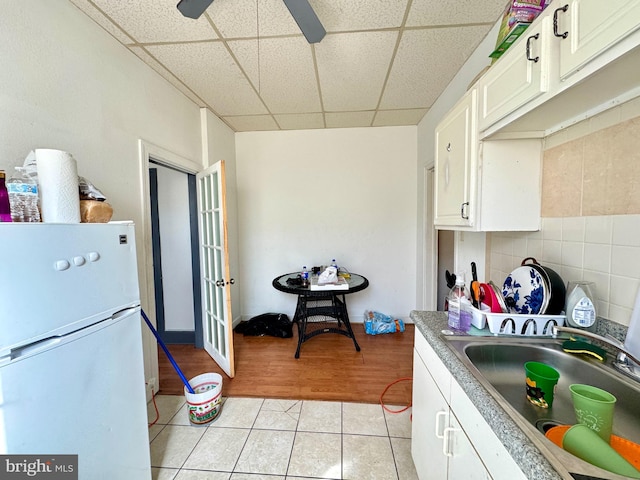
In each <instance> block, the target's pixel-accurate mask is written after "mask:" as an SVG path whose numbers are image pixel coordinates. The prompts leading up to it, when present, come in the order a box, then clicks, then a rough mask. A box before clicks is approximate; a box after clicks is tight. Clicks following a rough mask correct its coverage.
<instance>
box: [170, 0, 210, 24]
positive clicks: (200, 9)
mask: <svg viewBox="0 0 640 480" xmlns="http://www.w3.org/2000/svg"><path fill="white" fill-rule="evenodd" d="M212 3H213V0H180V1H179V2H178V5H177V7H178V10H180V13H182V15H184V16H185V17H189V18H193V19H196V20H197V19H198V18H200V15H202V14H203V13H204V11H205V10H206V9H207V8H208V7H209V5H211V4H212Z"/></svg>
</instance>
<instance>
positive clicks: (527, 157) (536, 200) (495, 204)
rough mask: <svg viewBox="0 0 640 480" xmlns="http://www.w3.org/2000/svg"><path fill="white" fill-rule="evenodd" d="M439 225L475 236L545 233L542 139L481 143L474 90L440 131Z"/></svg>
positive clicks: (437, 165) (436, 199)
mask: <svg viewBox="0 0 640 480" xmlns="http://www.w3.org/2000/svg"><path fill="white" fill-rule="evenodd" d="M435 144H436V145H435V148H436V152H435V185H434V212H435V215H434V225H435V226H436V227H437V228H439V229H443V230H445V229H451V230H471V231H510V230H518V231H532V230H538V229H539V228H540V175H541V171H540V167H541V159H542V142H541V140H539V139H510V140H489V141H482V142H480V141H479V140H478V122H477V93H476V89H475V88H474V89H472V90H470V91H469V92H467V93H466V94H465V96H464V97H463V98H462V99H461V100H460V101H459V102H458V103H457V104H456V106H455V107H454V108H453V109H452V110H451V111H450V112H449V113H448V114H447V115H446V116H445V118H444V119H443V120H442V122H440V124H439V125H438V127H437V128H436V139H435Z"/></svg>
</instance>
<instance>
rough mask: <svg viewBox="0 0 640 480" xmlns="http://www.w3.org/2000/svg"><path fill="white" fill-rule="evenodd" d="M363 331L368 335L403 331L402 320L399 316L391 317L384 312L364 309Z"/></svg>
mask: <svg viewBox="0 0 640 480" xmlns="http://www.w3.org/2000/svg"><path fill="white" fill-rule="evenodd" d="M364 332H365V333H366V334H368V335H379V334H381V333H396V332H404V322H403V321H402V320H400V319H399V318H393V317H390V316H389V315H385V314H384V313H380V312H375V311H371V310H365V312H364Z"/></svg>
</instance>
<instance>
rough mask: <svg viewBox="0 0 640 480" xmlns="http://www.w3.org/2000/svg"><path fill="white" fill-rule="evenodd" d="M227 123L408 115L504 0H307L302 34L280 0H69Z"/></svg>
mask: <svg viewBox="0 0 640 480" xmlns="http://www.w3.org/2000/svg"><path fill="white" fill-rule="evenodd" d="M70 1H71V2H72V3H73V4H75V5H76V6H77V7H78V8H79V9H80V10H82V11H83V12H84V13H86V14H87V15H88V16H89V17H91V18H92V19H93V20H94V21H95V22H96V23H97V24H98V25H100V26H101V27H102V28H104V29H105V30H106V31H107V32H108V33H110V34H111V35H113V37H115V38H116V39H117V40H118V41H119V42H121V43H122V44H123V45H124V46H126V47H127V48H128V49H129V50H131V52H133V53H134V54H135V55H137V56H138V57H139V58H141V59H142V61H144V62H145V63H147V64H148V65H149V66H150V67H151V68H153V69H154V70H156V71H157V72H158V73H159V74H160V75H162V76H163V77H164V78H165V79H167V80H168V81H169V82H170V83H171V84H173V85H174V86H175V87H176V88H177V89H178V90H180V91H181V92H182V93H184V95H186V96H187V97H188V98H190V99H191V100H192V101H193V102H195V103H196V104H197V105H199V106H201V107H206V108H208V109H210V110H211V111H212V112H213V113H215V114H216V115H217V116H218V117H220V118H221V119H222V120H223V121H224V122H225V123H226V124H227V125H229V126H230V127H231V128H232V129H233V130H234V131H238V132H241V131H255V130H290V129H309V128H334V127H369V126H389V125H416V124H418V122H419V121H420V120H421V119H422V117H423V116H424V115H425V114H426V113H427V111H428V110H429V108H430V107H431V105H432V104H433V102H434V101H435V100H436V99H437V98H438V96H439V95H440V93H441V92H442V91H443V89H444V88H445V87H446V86H447V84H448V83H449V82H450V81H451V79H452V78H453V77H454V75H455V74H456V72H457V71H458V70H459V69H460V67H461V66H462V65H463V64H464V62H465V61H466V60H467V58H468V57H469V56H470V55H471V53H472V52H473V51H474V50H475V48H476V47H477V46H478V44H479V43H480V42H481V41H482V39H483V38H484V37H485V36H486V35H487V33H488V32H489V30H490V29H491V27H492V26H493V25H494V24H495V22H496V21H497V20H498V18H499V17H500V16H501V14H502V11H503V10H504V7H505V5H506V2H505V0H445V1H438V0H310V3H311V5H312V7H313V8H314V10H315V12H316V14H317V15H318V18H319V19H320V21H321V22H322V24H323V26H324V27H325V29H326V30H327V35H326V36H325V38H324V39H323V40H322V41H321V42H320V43H316V44H313V45H311V44H309V43H307V41H306V40H305V38H304V37H303V36H302V34H301V33H300V30H299V28H298V26H297V24H296V23H295V21H294V20H293V18H292V17H291V14H290V13H289V11H288V10H287V8H286V6H285V5H284V3H283V2H282V0H214V1H213V3H212V4H211V6H210V7H209V8H208V9H207V10H206V12H205V13H204V15H202V16H201V17H200V18H199V19H198V20H193V19H189V18H185V17H183V16H182V15H181V14H180V12H179V11H178V10H177V9H176V4H177V0H135V1H132V0H70Z"/></svg>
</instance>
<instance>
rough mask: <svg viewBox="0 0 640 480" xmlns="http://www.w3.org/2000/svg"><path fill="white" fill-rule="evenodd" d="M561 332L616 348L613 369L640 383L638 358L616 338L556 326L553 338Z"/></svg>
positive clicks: (552, 331)
mask: <svg viewBox="0 0 640 480" xmlns="http://www.w3.org/2000/svg"><path fill="white" fill-rule="evenodd" d="M559 332H566V333H572V334H574V335H581V336H583V337H588V338H593V339H594V340H598V341H599V342H602V343H604V344H606V345H609V346H610V347H613V348H615V349H616V350H617V351H618V356H617V358H616V360H615V361H614V362H613V367H614V368H615V369H616V370H618V371H619V372H622V373H624V374H625V375H627V376H629V377H631V378H633V379H634V380H636V381H639V382H640V360H639V359H638V358H636V357H635V356H634V355H633V354H631V353H630V352H629V351H627V350H625V348H624V344H623V343H622V342H620V341H618V340H616V339H614V338H606V337H601V336H600V335H597V334H595V333H591V332H589V331H586V330H580V329H578V328H570V327H559V326H557V325H554V326H553V327H552V330H551V334H552V335H553V336H556V335H558V333H559Z"/></svg>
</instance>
